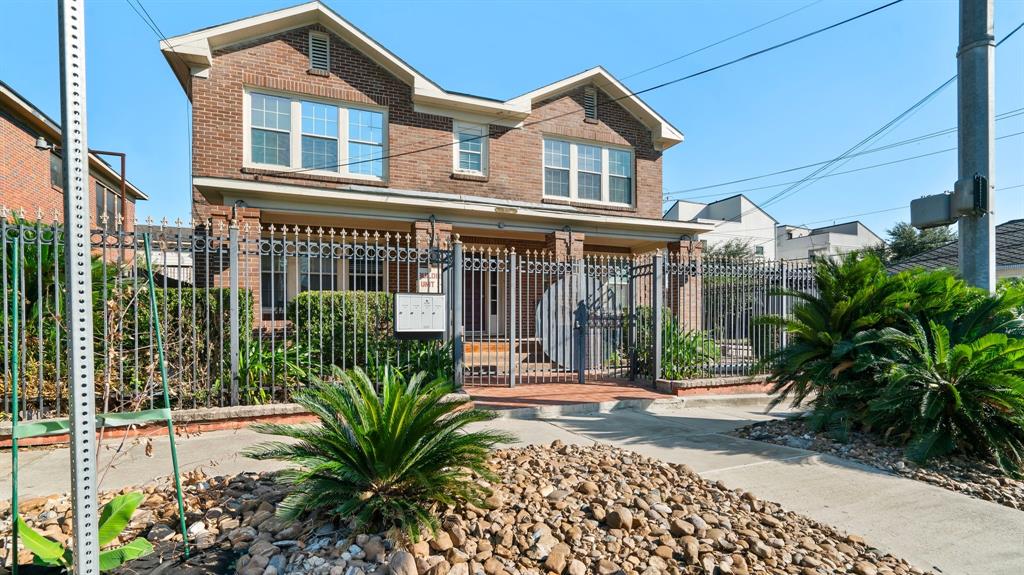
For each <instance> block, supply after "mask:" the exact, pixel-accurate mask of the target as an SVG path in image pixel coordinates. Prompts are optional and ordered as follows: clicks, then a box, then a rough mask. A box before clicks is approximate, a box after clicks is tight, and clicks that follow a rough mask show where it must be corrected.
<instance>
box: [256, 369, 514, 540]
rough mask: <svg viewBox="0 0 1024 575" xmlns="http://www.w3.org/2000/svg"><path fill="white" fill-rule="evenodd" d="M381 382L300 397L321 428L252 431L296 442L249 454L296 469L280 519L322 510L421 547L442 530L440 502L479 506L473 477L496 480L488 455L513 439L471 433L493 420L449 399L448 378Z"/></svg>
mask: <svg viewBox="0 0 1024 575" xmlns="http://www.w3.org/2000/svg"><path fill="white" fill-rule="evenodd" d="M379 384H380V385H379V387H380V391H379V392H378V391H377V390H376V388H375V386H374V385H373V383H372V382H371V381H370V379H369V377H367V375H366V374H365V373H364V372H363V371H362V370H359V369H356V370H354V371H352V372H349V373H348V374H344V375H343V376H342V377H341V379H340V382H339V383H338V384H337V385H328V384H321V385H317V386H314V387H312V388H309V389H305V390H303V391H301V392H299V393H297V394H296V395H295V399H296V401H298V403H300V404H301V405H303V406H304V407H305V408H306V409H308V410H309V411H310V412H312V413H313V414H314V415H315V416H316V417H317V419H318V420H319V422H318V424H316V425H312V426H301V425H295V426H290V425H274V424H266V425H260V426H256V429H257V430H258V431H260V432H262V433H269V434H273V435H280V436H283V437H286V438H290V439H292V440H295V441H294V442H273V443H268V444H264V445H260V446H257V447H255V448H253V449H251V450H249V451H248V452H247V453H246V455H248V456H250V457H253V458H256V459H277V460H282V461H286V462H289V463H292V464H294V465H295V467H294V468H291V469H287V470H285V471H282V472H281V475H280V478H281V480H283V481H284V482H285V483H287V484H288V485H289V487H290V489H291V492H290V494H289V495H288V496H287V497H286V498H285V499H284V501H283V502H282V503H281V505H280V506H279V511H280V513H281V515H282V516H283V517H284V518H287V519H297V518H299V517H301V516H303V515H304V514H306V513H309V512H314V511H321V512H326V513H328V514H334V515H337V516H341V517H353V518H355V519H356V520H357V521H358V522H359V523H360V524H361V525H362V526H363V527H365V528H369V529H388V530H395V531H397V532H398V533H400V534H402V535H404V536H406V537H409V538H410V539H413V540H415V539H418V538H419V536H420V534H421V532H422V531H423V529H427V530H429V531H431V532H433V531H435V530H436V529H437V516H436V513H435V507H436V506H437V505H438V504H454V503H456V502H458V501H460V500H465V501H470V502H475V503H478V504H479V503H480V500H481V499H482V498H483V497H484V496H485V495H486V489H485V488H483V487H481V485H480V484H478V483H477V482H476V481H474V479H473V475H474V474H477V475H480V476H484V477H489V476H491V474H490V472H489V470H488V468H487V459H488V453H489V451H490V450H491V448H493V447H494V446H495V445H497V444H498V443H501V442H508V441H511V440H512V438H511V437H510V436H508V435H506V434H503V433H498V432H494V431H467V430H466V427H467V426H468V425H470V424H472V423H477V422H482V421H487V420H490V419H492V418H493V417H494V415H493V414H492V413H490V412H485V411H478V410H475V409H469V408H467V403H468V402H469V400H468V399H464V398H461V397H460V398H452V397H450V396H448V393H449V392H450V391H451V389H452V387H451V383H450V382H449V381H448V380H444V379H433V380H429V381H428V380H427V379H426V377H425V376H424V374H423V373H419V374H417V375H415V376H412V377H411V378H408V379H406V378H405V377H404V376H403V375H402V374H401V373H400V372H398V371H397V370H394V369H390V368H389V369H385V370H383V377H382V381H380V382H379Z"/></svg>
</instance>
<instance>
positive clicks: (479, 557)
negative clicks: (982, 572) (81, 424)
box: [3, 442, 924, 575]
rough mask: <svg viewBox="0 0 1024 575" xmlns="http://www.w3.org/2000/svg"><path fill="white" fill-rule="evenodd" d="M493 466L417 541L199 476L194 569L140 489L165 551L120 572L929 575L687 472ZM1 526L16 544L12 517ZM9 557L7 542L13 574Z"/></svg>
mask: <svg viewBox="0 0 1024 575" xmlns="http://www.w3.org/2000/svg"><path fill="white" fill-rule="evenodd" d="M491 461H492V467H493V470H494V473H495V474H496V476H497V478H498V480H497V481H494V482H486V484H487V486H488V487H490V488H491V489H492V495H491V496H490V497H489V498H488V499H487V500H486V501H485V503H484V505H483V506H480V507H477V506H474V505H459V506H457V507H451V508H444V509H439V510H438V513H439V516H440V517H441V525H442V529H441V530H440V531H438V533H437V534H436V535H434V536H433V538H432V539H430V540H429V541H421V542H417V543H411V544H410V543H408V542H400V541H394V540H393V539H391V538H390V537H389V534H387V533H378V534H357V533H354V532H353V531H352V530H351V529H350V526H349V525H348V524H346V523H345V522H339V521H331V520H329V519H327V518H321V517H310V518H308V520H305V521H302V522H293V523H285V522H283V521H282V520H280V519H278V518H277V517H275V515H274V513H275V506H276V504H277V503H279V502H280V501H281V499H283V497H284V496H285V493H284V492H283V491H282V489H281V487H279V486H278V484H277V483H275V481H274V478H273V475H272V474H251V473H246V474H240V475H236V476H232V477H206V476H203V475H202V474H200V473H193V474H191V475H189V476H188V477H187V478H186V482H185V483H186V490H187V497H186V500H187V501H186V503H187V509H189V510H191V511H190V514H189V517H188V531H189V534H190V539H191V540H192V543H193V547H194V553H193V558H192V559H191V560H190V561H189V562H182V561H181V560H180V535H178V534H176V532H175V528H174V526H175V512H176V504H175V501H174V496H173V493H174V492H173V486H172V484H171V482H170V481H169V480H166V479H163V480H159V481H157V482H155V483H153V484H150V485H147V486H144V487H143V488H142V489H143V491H144V492H145V493H146V494H147V499H146V501H145V502H144V503H143V505H142V506H141V507H140V509H139V511H138V512H137V513H136V516H135V517H134V519H133V521H132V523H131V524H130V526H129V529H127V530H126V532H125V537H134V536H136V535H139V536H143V537H147V538H149V539H150V540H151V541H153V542H154V545H155V546H156V549H157V551H156V553H155V554H154V555H152V556H150V557H148V558H145V559H142V560H139V561H136V562H133V563H130V564H128V565H126V566H125V567H122V568H121V569H119V570H118V572H117V573H120V574H128V573H166V574H185V573H187V574H189V575H201V574H207V573H238V574H239V575H284V574H290V573H310V574H314V575H371V574H378V575H385V574H394V575H471V574H472V575H476V574H485V575H506V574H507V575H520V574H521V575H526V574H549V573H558V574H566V573H567V574H569V575H584V574H587V573H596V574H600V575H612V574H630V575H632V574H643V575H654V574H661V573H671V574H675V573H688V574H689V573H693V574H718V573H721V574H725V575H729V574H734V575H745V574H755V573H794V574H800V575H824V574H831V573H854V574H858V575H886V574H906V573H914V574H918V573H924V572H923V571H921V570H918V569H916V568H914V567H912V566H910V565H908V564H907V563H906V562H905V561H903V560H900V559H898V558H896V557H893V556H891V555H888V554H885V553H883V552H881V551H879V550H877V549H874V548H872V547H871V546H870V544H869V543H868V542H865V541H864V540H863V539H862V538H860V537H858V536H857V535H855V534H843V533H840V532H838V531H837V530H835V529H833V528H831V527H829V526H827V525H822V524H820V523H817V522H815V521H813V520H811V519H808V518H806V517H803V516H800V515H797V514H795V513H791V512H788V511H786V510H784V509H782V508H780V507H779V506H778V505H777V504H775V503H772V502H769V501H764V500H761V499H759V498H758V497H756V495H753V494H750V493H747V492H743V491H739V490H730V489H728V488H727V487H726V486H725V485H723V484H721V483H720V482H719V483H711V482H708V481H705V480H703V479H701V478H700V477H699V476H698V475H697V474H695V473H694V472H693V471H692V470H690V469H689V468H688V467H687V466H685V465H674V464H668V463H664V462H662V461H659V460H655V459H650V458H647V457H644V456H641V455H638V454H635V453H631V452H628V451H624V450H620V449H617V448H613V447H610V446H605V445H594V446H574V445H562V444H560V443H559V442H555V443H553V444H552V445H550V446H543V447H541V446H533V447H525V448H517V449H504V450H498V451H496V452H495V453H494V454H493V457H492V460H491ZM477 480H478V481H482V482H483V481H484V480H483V479H480V478H477ZM122 492H123V491H122ZM113 495H115V493H110V494H108V498H109V497H112V496H113ZM69 511H70V505H69V501H68V499H67V497H66V496H54V497H48V498H37V499H35V500H32V501H28V502H26V504H25V505H23V506H22V514H23V516H24V517H26V519H27V520H28V522H29V523H30V524H34V526H35V527H36V528H37V529H39V530H41V531H43V532H45V533H47V534H48V535H49V536H51V537H54V538H63V539H67V537H68V531H69V524H70V522H69V517H68V514H69ZM3 521H4V523H3V527H4V528H5V529H6V533H8V534H9V526H10V511H9V509H8V510H6V511H4V513H3ZM9 550H10V542H9V539H8V540H6V541H5V546H4V547H3V556H4V558H5V561H4V564H5V565H6V564H9V557H7V555H9ZM21 559H22V561H23V562H24V561H26V560H30V557H29V556H26V554H25V553H24V552H23V553H22V557H21Z"/></svg>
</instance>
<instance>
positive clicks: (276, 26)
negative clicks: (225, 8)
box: [160, 2, 683, 150]
mask: <svg viewBox="0 0 1024 575" xmlns="http://www.w3.org/2000/svg"><path fill="white" fill-rule="evenodd" d="M311 24H319V25H321V26H323V27H324V28H326V29H327V30H328V31H330V32H331V33H332V34H335V35H336V36H338V37H339V38H341V39H342V40H343V41H344V42H346V43H347V44H349V45H350V46H352V47H353V48H354V49H356V50H358V51H359V52H361V53H362V54H364V55H365V56H367V57H368V58H370V59H371V60H373V61H374V62H375V63H377V64H378V65H380V66H381V67H382V68H384V69H385V70H387V71H388V72H389V73H391V74H392V75H394V76H395V77H396V78H398V79H399V80H401V81H403V82H405V83H406V84H408V85H409V86H411V87H412V94H413V103H414V105H417V106H419V105H422V106H424V107H432V108H436V109H438V110H440V111H441V112H440V113H441V114H442V115H452V114H455V113H469V114H478V115H483V116H486V117H488V118H490V119H491V122H492V123H500V124H502V125H505V124H506V123H518V122H522V121H523V120H524V119H525V118H527V117H528V116H529V115H530V114H531V113H532V112H533V104H534V103H535V102H537V101H538V100H541V99H545V98H549V97H551V96H553V95H556V94H558V93H562V92H565V91H568V90H571V89H574V88H576V87H578V86H581V85H584V84H591V85H594V86H596V87H598V88H600V89H601V90H603V91H604V92H605V93H606V94H607V95H608V96H609V97H611V98H612V99H613V100H615V101H617V102H618V103H619V105H621V106H622V107H623V108H625V109H626V110H627V111H628V112H629V113H631V114H632V115H633V116H634V117H636V118H637V120H639V121H640V122H641V123H642V124H644V125H645V126H647V127H648V128H650V129H651V131H652V137H653V139H654V142H655V146H656V147H657V148H658V149H662V150H663V149H666V148H669V147H671V146H674V145H675V144H678V143H679V142H682V141H683V134H682V133H681V132H679V131H678V130H676V129H675V128H674V127H673V126H672V125H671V124H669V123H668V121H666V120H665V119H664V118H662V117H661V116H660V115H658V114H657V113H656V112H655V111H654V110H652V109H651V108H650V107H649V106H648V105H647V104H646V103H644V102H643V100H641V99H640V98H639V97H637V96H634V95H633V93H632V92H631V91H630V90H629V89H628V88H626V87H625V86H624V85H623V84H622V83H621V82H619V81H618V80H616V79H615V78H614V77H613V76H612V75H611V74H609V73H608V72H607V71H606V70H605V69H604V68H601V67H600V66H598V67H596V68H591V69H589V70H585V71H583V72H581V73H579V74H576V75H574V76H570V77H568V78H564V79H562V80H559V81H557V82H554V83H552V84H548V85H547V86H543V87H541V88H538V89H536V90H533V91H530V92H527V93H526V94H523V95H521V96H518V97H516V98H513V99H511V100H505V101H498V100H492V99H489V98H481V97H478V96H470V95H466V94H457V93H453V92H448V91H447V90H444V89H443V88H441V87H440V86H439V85H437V84H436V83H434V82H433V81H432V80H430V79H429V78H427V77H426V76H424V75H423V74H421V73H419V72H418V71H417V70H416V69H414V68H413V67H412V66H410V65H409V64H407V63H406V62H405V61H403V60H402V59H401V58H399V57H398V56H396V55H395V54H393V53H392V52H391V51H389V50H388V49H387V48H385V47H384V46H382V45H381V44H379V43H377V42H376V41H375V40H374V39H373V38H371V37H369V36H368V35H367V34H365V33H364V32H363V31H362V30H360V29H359V28H357V27H356V26H354V25H353V24H351V23H350V22H348V21H347V20H345V19H344V18H342V17H341V16H339V15H338V14H337V13H336V12H334V11H333V10H331V9H330V8H328V7H327V6H324V5H323V4H321V3H320V2H307V3H305V4H300V5H298V6H292V7H290V8H284V9H282V10H276V11H273V12H268V13H266V14H259V15H257V16H252V17H249V18H243V19H241V20H236V21H234V22H228V23H226V24H221V25H219V26H213V27H210V28H206V29H203V30H198V31H195V32H191V33H188V34H182V35H179V36H175V37H173V38H169V39H167V40H162V41H161V42H160V50H161V51H162V52H163V54H164V58H165V59H166V60H167V62H168V64H169V65H170V66H171V68H172V69H173V70H174V72H175V75H176V76H177V77H178V81H179V82H180V83H181V85H182V87H183V88H184V89H185V90H186V92H189V96H191V93H190V87H189V86H190V82H189V76H190V75H193V76H206V75H208V71H209V69H210V67H211V66H212V65H213V51H214V50H216V49H219V48H223V47H225V46H230V45H233V44H237V43H239V42H244V41H249V40H252V39H254V38H259V37H262V36H268V35H272V34H277V33H280V32H282V31H285V30H290V29H294V28H299V27H302V26H308V25H311Z"/></svg>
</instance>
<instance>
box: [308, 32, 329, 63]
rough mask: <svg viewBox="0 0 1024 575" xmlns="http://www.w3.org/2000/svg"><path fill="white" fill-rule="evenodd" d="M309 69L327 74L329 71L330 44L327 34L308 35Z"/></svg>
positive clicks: (311, 33)
mask: <svg viewBox="0 0 1024 575" xmlns="http://www.w3.org/2000/svg"><path fill="white" fill-rule="evenodd" d="M309 68H310V69H311V70H322V71H324V72H328V71H330V69H331V43H330V40H329V39H328V38H327V34H321V33H318V32H310V33H309Z"/></svg>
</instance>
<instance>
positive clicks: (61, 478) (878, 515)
mask: <svg viewBox="0 0 1024 575" xmlns="http://www.w3.org/2000/svg"><path fill="white" fill-rule="evenodd" d="M771 417H774V416H769V415H765V414H763V413H761V412H760V411H759V410H758V409H757V408H753V407H751V408H744V407H728V406H711V407H689V408H685V407H678V406H672V405H655V406H652V407H651V408H649V409H647V410H643V411H634V410H619V411H612V412H607V413H592V414H587V415H557V416H552V417H547V418H545V419H534V420H521V419H501V420H496V421H494V422H491V423H489V424H488V425H489V426H491V427H496V428H499V429H503V430H506V431H510V432H513V433H515V434H516V435H517V436H518V438H519V443H520V444H528V443H550V442H551V441H554V440H555V439H561V440H562V441H563V442H566V443H570V442H572V443H592V442H605V443H610V444H613V445H617V446H619V447H622V448H625V449H630V450H633V451H636V452H639V453H642V454H645V455H648V456H651V457H657V458H659V459H662V460H665V461H670V462H675V463H685V464H687V465H689V466H690V467H692V468H693V469H695V470H696V471H697V472H698V473H700V474H701V475H703V476H704V477H706V478H708V479H710V480H715V481H718V480H721V481H722V482H723V483H725V485H727V486H728V487H731V488H741V489H744V490H748V491H751V492H752V493H754V494H756V495H757V496H759V497H761V498H764V499H769V500H773V501H777V502H779V503H781V504H782V505H783V506H784V507H786V508H788V509H790V510H792V511H796V512H798V513H802V514H804V515H807V516H809V517H811V518H813V519H816V520H818V521H820V522H822V523H827V524H830V525H833V526H835V527H838V528H839V529H842V530H845V531H847V532H850V533H856V534H858V535H861V536H863V537H865V538H866V539H867V540H868V541H869V542H870V543H872V544H873V545H876V546H878V547H879V548H880V549H883V550H885V551H888V552H890V553H892V554H894V555H897V556H899V557H903V558H905V559H907V560H908V561H910V562H911V563H912V564H914V565H917V566H919V567H921V568H925V569H932V570H935V571H938V572H942V573H957V574H965V575H970V574H978V575H981V574H985V575H993V574H1006V575H1020V574H1021V573H1024V513H1022V512H1020V511H1016V510H1013V509H1010V508H1008V507H1003V506H1000V505H997V504H994V503H990V502H986V501H981V500H977V499H972V498H970V497H967V496H965V495H962V494H958V493H954V492H951V491H947V490H944V489H941V488H938V487H934V486H931V485H928V484H925V483H920V482H917V481H912V480H909V479H904V478H901V477H897V476H894V475H890V474H887V473H883V472H881V471H878V470H876V469H873V468H869V467H865V466H862V465H859V464H856V463H852V462H848V461H844V460H840V459H838V458H835V457H832V456H828V455H820V454H816V453H813V452H809V451H805V450H800V449H793V448H789V447H782V446H777V445H771V444H767V443H761V442H755V441H749V440H745V439H738V438H734V437H730V436H728V435H724V434H725V433H726V432H728V431H729V430H731V429H734V428H735V427H738V426H740V425H745V424H747V423H750V422H753V421H759V420H763V419H767V418H771ZM262 439H263V437H262V436H260V435H259V434H256V433H254V432H252V431H249V430H236V431H221V432H211V433H205V434H203V435H200V436H196V437H191V438H184V439H181V440H180V441H179V453H180V455H181V459H182V466H183V469H185V470H189V469H194V468H197V467H203V468H205V469H207V471H208V472H210V473H213V474H230V473H237V472H239V471H246V470H248V471H255V470H265V469H273V468H275V466H276V464H273V463H266V462H256V461H250V460H247V459H244V458H242V457H240V456H239V455H238V452H239V450H240V449H242V448H243V447H245V446H247V445H251V444H253V443H254V442H258V441H260V440H262ZM113 445H116V444H113ZM106 446H107V447H108V449H104V451H103V453H102V457H101V464H102V465H101V469H102V468H104V467H105V462H106V461H110V460H111V458H112V456H113V454H114V450H113V449H110V447H111V446H112V442H110V441H108V442H107V443H106ZM144 451H145V450H144V446H143V444H141V443H136V442H134V441H131V442H129V444H127V445H126V446H124V447H123V449H122V450H121V452H120V454H119V455H117V457H114V461H115V463H114V465H113V466H111V467H110V468H109V469H108V470H107V472H106V474H105V476H104V480H103V484H102V487H103V488H104V489H111V488H115V487H119V486H123V485H129V484H136V483H141V482H144V481H146V480H148V479H151V478H153V477H156V476H160V475H165V474H167V473H168V471H169V465H170V464H169V456H168V450H167V440H166V439H165V438H160V439H154V441H153V457H146V456H145V453H144ZM68 457H69V456H68V451H67V450H66V449H51V450H45V451H28V452H23V453H22V454H21V475H22V480H21V493H22V497H23V498H28V497H32V496H38V495H47V494H50V493H55V492H58V491H65V490H67V488H68V480H67V476H68ZM9 469H10V460H9V458H3V459H2V460H0V494H3V495H6V494H8V493H9V492H10V484H9ZM4 498H6V497H4Z"/></svg>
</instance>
